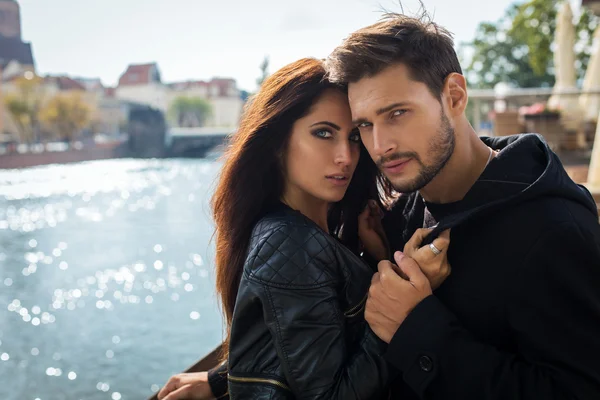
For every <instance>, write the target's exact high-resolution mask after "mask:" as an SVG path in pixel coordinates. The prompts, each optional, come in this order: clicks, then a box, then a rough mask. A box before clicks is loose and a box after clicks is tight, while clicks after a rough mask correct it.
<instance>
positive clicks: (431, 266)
mask: <svg viewBox="0 0 600 400" xmlns="http://www.w3.org/2000/svg"><path fill="white" fill-rule="evenodd" d="M430 232H431V229H426V228H424V229H417V231H416V232H415V233H414V234H413V236H412V237H411V238H410V240H409V241H408V242H407V243H406V245H404V255H405V256H407V257H410V258H412V259H413V260H415V261H416V262H417V264H419V267H420V268H421V271H423V273H424V274H425V276H426V277H427V279H429V283H430V284H431V288H432V289H437V288H438V287H439V286H440V285H441V284H442V283H443V282H444V281H445V280H446V278H447V277H448V276H449V275H450V271H451V268H450V262H449V261H448V248H449V247H450V230H449V229H448V230H445V231H444V232H442V233H441V234H440V236H438V237H437V238H436V239H435V240H434V241H433V245H434V246H435V247H436V248H437V249H438V250H440V253H439V254H435V253H434V252H433V251H432V250H431V248H430V247H429V246H423V247H421V246H422V243H423V240H425V238H426V237H427V235H429V233H430Z"/></svg>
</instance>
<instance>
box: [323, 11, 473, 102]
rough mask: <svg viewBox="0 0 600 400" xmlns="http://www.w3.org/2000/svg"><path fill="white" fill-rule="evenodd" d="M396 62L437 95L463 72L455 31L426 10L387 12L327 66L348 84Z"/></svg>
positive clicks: (354, 35)
mask: <svg viewBox="0 0 600 400" xmlns="http://www.w3.org/2000/svg"><path fill="white" fill-rule="evenodd" d="M396 63H397V64H404V65H406V66H407V67H408V69H409V71H410V74H411V78H412V79H414V80H415V81H418V82H423V83H424V84H426V85H427V87H428V88H429V90H430V91H431V93H432V94H433V95H434V96H436V98H439V96H440V94H441V92H442V88H443V86H444V81H445V79H446V77H447V76H448V75H449V74H451V73H453V72H457V73H459V74H462V69H461V68H460V63H459V62H458V57H457V55H456V52H455V51H454V41H453V39H452V34H451V33H450V32H449V31H448V30H446V29H445V28H443V27H441V26H439V25H437V24H436V23H434V22H433V21H431V19H430V18H429V17H428V16H427V15H426V14H425V13H423V15H421V16H419V17H409V16H406V15H403V14H396V13H387V14H385V15H384V17H383V18H382V19H381V20H380V21H379V22H377V23H375V24H373V25H370V26H367V27H365V28H362V29H359V30H358V31H356V32H354V33H352V34H351V35H350V36H348V37H347V38H346V39H345V40H344V42H343V43H342V44H341V45H340V46H338V47H337V48H336V49H335V50H334V51H333V53H331V55H330V56H329V57H328V59H327V68H328V73H329V78H330V79H331V80H332V81H334V82H336V83H342V84H348V83H353V82H357V81H359V80H360V79H362V78H365V77H371V76H374V75H376V74H378V73H379V72H381V71H382V70H383V69H384V68H386V67H388V66H390V65H392V64H396Z"/></svg>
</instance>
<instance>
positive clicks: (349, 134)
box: [284, 89, 360, 203]
mask: <svg viewBox="0 0 600 400" xmlns="http://www.w3.org/2000/svg"><path fill="white" fill-rule="evenodd" d="M359 154H360V136H359V133H358V131H357V130H356V129H354V127H353V126H352V116H351V114H350V107H349V106H348V97H347V95H346V94H344V93H342V92H340V91H338V90H335V89H328V90H326V91H325V92H324V93H323V95H322V96H321V97H320V98H319V99H318V100H317V101H316V102H315V103H314V104H313V106H312V108H311V109H310V111H309V113H308V114H307V115H306V116H304V117H302V118H300V119H299V120H297V121H296V122H295V123H294V125H293V126H292V132H291V136H290V140H289V144H288V148H287V152H286V156H285V165H286V187H285V190H284V193H285V195H284V197H285V198H291V197H292V198H295V199H296V200H298V201H303V199H306V200H309V201H312V200H315V199H316V200H323V201H325V202H328V203H333V202H337V201H340V200H341V199H342V198H343V197H344V194H345V193H346V190H347V189H348V184H349V183H350V179H351V178H352V174H353V173H354V170H355V169H356V165H357V164H358V158H359Z"/></svg>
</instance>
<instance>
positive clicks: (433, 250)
mask: <svg viewBox="0 0 600 400" xmlns="http://www.w3.org/2000/svg"><path fill="white" fill-rule="evenodd" d="M429 248H430V249H431V251H432V252H433V254H434V255H436V256H437V255H439V254H441V253H442V251H441V250H440V249H438V248H437V247H435V244H433V243H429Z"/></svg>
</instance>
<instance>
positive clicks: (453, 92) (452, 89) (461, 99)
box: [444, 72, 468, 117]
mask: <svg viewBox="0 0 600 400" xmlns="http://www.w3.org/2000/svg"><path fill="white" fill-rule="evenodd" d="M444 94H445V96H444V97H445V98H446V99H447V102H446V106H447V107H448V113H449V114H450V115H452V116H455V117H456V116H460V115H462V114H464V112H465V109H466V108H467V102H468V95H467V80H466V79H465V77H464V76H463V75H461V74H458V73H456V72H453V73H451V74H450V75H448V76H447V77H446V80H445V82H444Z"/></svg>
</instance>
